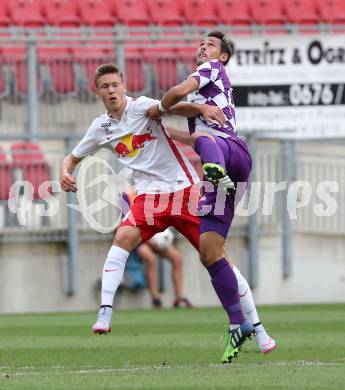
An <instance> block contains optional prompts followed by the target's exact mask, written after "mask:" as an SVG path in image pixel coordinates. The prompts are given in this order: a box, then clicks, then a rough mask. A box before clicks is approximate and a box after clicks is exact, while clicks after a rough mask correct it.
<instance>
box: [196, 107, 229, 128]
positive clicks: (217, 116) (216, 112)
mask: <svg viewBox="0 0 345 390" xmlns="http://www.w3.org/2000/svg"><path fill="white" fill-rule="evenodd" d="M200 109H201V115H202V116H203V117H204V119H205V120H206V122H210V123H216V124H218V125H220V126H221V127H223V126H224V125H225V115H224V113H223V110H222V109H220V108H219V107H218V106H209V105H208V104H203V105H202V106H201V107H200Z"/></svg>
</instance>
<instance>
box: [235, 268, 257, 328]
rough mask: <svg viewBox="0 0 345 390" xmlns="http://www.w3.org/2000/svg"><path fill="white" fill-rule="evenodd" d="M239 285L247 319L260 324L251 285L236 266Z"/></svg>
mask: <svg viewBox="0 0 345 390" xmlns="http://www.w3.org/2000/svg"><path fill="white" fill-rule="evenodd" d="M233 270H234V272H235V275H236V278H237V283H238V292H239V294H240V302H241V306H242V310H243V314H244V315H245V316H246V318H247V319H248V320H249V321H250V322H251V323H252V324H256V323H258V322H260V320H259V315H258V312H257V311H256V307H255V303H254V299H253V295H252V292H251V290H250V287H249V284H248V282H247V280H246V279H245V278H244V276H243V275H242V274H241V272H240V270H239V269H238V268H236V266H235V265H234V268H233Z"/></svg>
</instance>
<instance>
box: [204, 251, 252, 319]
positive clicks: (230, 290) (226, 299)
mask: <svg viewBox="0 0 345 390" xmlns="http://www.w3.org/2000/svg"><path fill="white" fill-rule="evenodd" d="M207 270H208V272H209V274H210V276H211V282H212V284H213V288H214V290H215V292H216V293H217V295H218V298H219V300H220V302H221V303H222V305H223V307H224V309H225V311H226V312H227V313H228V316H229V321H230V323H231V324H233V325H235V324H238V325H242V324H243V322H244V321H245V318H244V315H243V312H242V307H241V303H240V296H239V293H238V283H237V279H236V275H235V273H234V271H233V269H232V268H231V266H230V264H229V263H228V261H227V260H226V259H225V258H224V257H223V258H222V259H220V260H218V261H216V262H215V263H213V264H211V265H209V266H208V267H207Z"/></svg>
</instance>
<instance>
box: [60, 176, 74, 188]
mask: <svg viewBox="0 0 345 390" xmlns="http://www.w3.org/2000/svg"><path fill="white" fill-rule="evenodd" d="M60 185H61V188H62V189H63V190H64V191H66V192H77V181H76V179H75V177H74V176H73V175H71V174H69V173H64V174H62V175H61V176H60Z"/></svg>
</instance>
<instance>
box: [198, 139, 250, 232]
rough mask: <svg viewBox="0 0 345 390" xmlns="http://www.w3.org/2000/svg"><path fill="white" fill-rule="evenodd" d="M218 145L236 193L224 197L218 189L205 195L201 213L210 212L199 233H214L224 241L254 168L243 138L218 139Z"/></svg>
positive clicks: (201, 218)
mask: <svg viewBox="0 0 345 390" xmlns="http://www.w3.org/2000/svg"><path fill="white" fill-rule="evenodd" d="M215 138H216V142H217V144H218V146H219V147H220V148H221V149H222V151H223V154H224V160H225V167H226V171H227V173H228V175H229V177H230V179H231V180H232V181H233V182H234V183H235V185H236V191H232V192H231V193H230V194H229V195H227V196H225V195H224V194H222V193H221V192H220V191H219V192H217V188H215V189H214V190H213V191H210V192H207V191H205V192H204V195H203V196H202V197H201V199H200V202H199V210H200V211H201V210H202V209H204V210H209V212H208V213H207V214H206V215H204V216H201V217H200V234H202V233H205V232H208V231H215V232H217V233H218V234H220V235H221V236H223V237H224V238H226V237H227V235H228V232H229V229H230V226H231V223H232V220H233V219H234V215H235V207H236V205H237V203H238V202H239V201H240V200H241V198H242V197H243V195H244V193H245V191H246V188H247V184H248V179H249V175H250V172H251V169H252V159H251V157H250V153H249V150H248V147H247V144H246V143H245V141H243V140H242V139H240V138H220V137H215Z"/></svg>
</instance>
